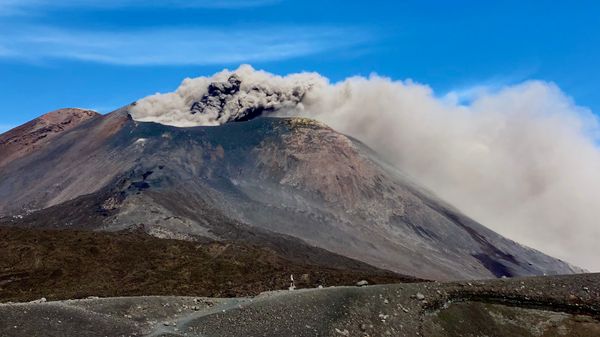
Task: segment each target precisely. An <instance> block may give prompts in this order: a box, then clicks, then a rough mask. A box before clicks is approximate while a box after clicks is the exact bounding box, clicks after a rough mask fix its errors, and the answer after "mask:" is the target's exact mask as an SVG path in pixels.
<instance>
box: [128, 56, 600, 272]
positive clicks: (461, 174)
mask: <svg viewBox="0 0 600 337" xmlns="http://www.w3.org/2000/svg"><path fill="white" fill-rule="evenodd" d="M233 74H235V76H232V75H233ZM238 81H239V83H238ZM462 98H463V97H461V94H460V93H449V94H447V95H445V96H443V97H437V96H435V94H434V92H433V91H432V90H431V88H429V87H428V86H426V85H422V84H418V83H414V82H411V81H392V80H390V79H387V78H383V77H378V76H371V77H369V78H363V77H354V78H349V79H346V80H344V81H342V82H339V83H330V82H329V81H328V80H327V79H326V78H324V77H322V76H320V75H318V74H315V73H301V74H294V75H289V76H285V77H280V76H275V75H272V74H269V73H266V72H262V71H255V70H254V69H252V68H251V67H249V66H242V67H240V68H239V69H237V70H236V71H234V72H230V71H223V72H220V73H218V74H215V75H214V76H213V77H211V78H207V77H200V78H195V79H186V80H185V81H184V82H183V83H182V85H181V86H180V87H179V88H178V89H177V91H175V92H173V93H168V94H157V95H154V96H150V97H147V98H144V99H142V100H141V101H139V102H138V103H137V105H136V106H135V107H134V108H133V111H132V114H133V117H134V118H135V119H136V120H140V121H155V122H159V123H163V124H169V125H175V126H196V125H218V124H222V123H225V122H229V121H236V120H246V119H249V118H252V117H254V116H256V115H259V114H269V115H277V116H283V115H301V116H306V117H312V118H315V119H318V120H320V121H322V122H324V123H326V124H328V125H330V126H331V127H333V128H335V129H337V130H338V131H340V132H343V133H346V134H348V135H351V136H354V137H356V138H358V139H360V140H362V141H364V142H365V143H366V144H367V145H369V146H370V147H372V148H374V149H375V150H377V151H378V152H379V153H381V154H382V155H383V156H384V158H386V159H387V160H388V161H390V162H392V163H393V164H395V165H396V166H397V167H398V168H400V169H401V170H402V171H404V172H406V173H408V174H409V175H411V176H413V177H415V178H416V179H417V180H418V181H419V182H420V183H421V184H423V185H425V186H427V187H428V188H430V189H431V190H433V191H434V192H435V193H436V194H438V195H439V196H441V197H442V198H444V199H446V200H447V201H449V202H450V203H452V204H454V205H455V206H457V207H458V208H459V209H461V210H462V211H464V212H465V213H466V214H468V215H470V216H472V217H474V218H475V219H476V220H478V221H480V222H481V223H483V224H484V225H486V226H488V227H490V228H492V229H494V230H495V231H497V232H499V233H501V234H503V235H506V236H508V237H510V238H512V239H514V240H516V241H519V242H521V243H524V244H527V245H530V246H532V247H535V248H538V249H541V250H543V251H544V252H546V253H549V254H551V255H554V256H557V257H560V258H564V259H566V260H568V261H570V262H573V263H575V264H579V265H581V266H583V267H586V268H589V269H592V270H596V271H600V262H598V258H597V257H598V256H600V248H598V243H600V225H599V224H598V219H599V218H600V149H599V147H598V142H597V141H598V135H599V134H600V132H599V131H600V128H599V125H598V120H597V118H596V117H595V116H594V115H593V114H592V113H591V112H590V111H589V110H587V109H584V108H581V107H578V106H576V105H575V104H574V102H573V101H572V100H571V99H570V98H569V97H567V96H566V95H565V94H564V93H562V92H561V91H560V89H559V88H558V87H556V86H555V85H554V84H552V83H547V82H540V81H530V82H525V83H522V84H518V85H514V86H507V87H504V88H502V89H500V90H495V91H489V90H485V89H482V90H477V91H474V92H473V93H471V95H470V97H469V103H468V104H462V103H461V100H462Z"/></svg>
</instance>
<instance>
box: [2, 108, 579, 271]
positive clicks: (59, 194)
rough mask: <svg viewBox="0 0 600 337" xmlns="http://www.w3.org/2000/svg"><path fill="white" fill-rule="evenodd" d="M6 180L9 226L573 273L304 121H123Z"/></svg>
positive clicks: (85, 131) (82, 131) (6, 171)
mask: <svg viewBox="0 0 600 337" xmlns="http://www.w3.org/2000/svg"><path fill="white" fill-rule="evenodd" d="M0 155H2V153H0ZM0 177H1V178H0V216H6V218H5V219H3V220H2V222H3V223H4V224H9V225H13V226H27V227H36V226H38V227H53V228H88V229H94V230H110V231H114V230H122V229H127V228H131V227H142V228H144V229H145V230H146V231H147V232H148V233H150V234H153V235H155V236H158V237H167V238H179V239H187V240H193V239H196V238H209V239H212V240H238V241H244V242H253V243H258V244H266V243H268V242H272V241H273V238H274V237H277V236H278V235H284V237H285V238H287V239H290V240H292V241H293V240H299V241H298V242H306V243H307V244H308V245H310V246H315V247H320V248H323V249H326V250H328V251H331V252H334V253H336V254H340V255H342V256H346V257H350V258H353V259H357V260H359V261H363V262H366V263H368V264H371V265H373V266H376V267H379V268H383V269H389V270H393V271H395V272H399V273H402V274H408V275H415V276H417V277H421V278H430V279H458V278H486V277H500V276H517V275H541V274H557V273H572V272H576V271H580V270H579V269H577V268H574V267H572V266H570V265H568V264H566V263H564V262H561V261H559V260H556V259H554V258H551V257H549V256H546V255H544V254H542V253H540V252H538V251H535V250H532V249H529V248H526V247H523V246H521V245H519V244H517V243H515V242H513V241H510V240H507V239H505V238H503V237H501V236H500V235H498V234H496V233H494V232H492V231H490V230H489V229H487V228H485V227H483V226H482V225H480V224H478V223H476V222H475V221H473V220H471V219H470V218H468V217H466V216H465V215H463V214H462V213H460V212H459V211H458V210H456V209H454V208H453V207H451V206H449V205H447V204H446V203H444V202H442V201H440V200H439V199H437V198H436V197H435V196H433V195H432V194H431V193H429V192H427V191H425V190H423V189H421V188H420V187H418V186H417V185H416V184H415V183H413V182H412V181H411V180H410V179H409V178H407V177H405V176H403V175H402V174H401V173H400V172H398V171H397V170H396V169H394V168H392V167H391V166H389V165H387V164H386V163H385V162H384V161H382V160H381V159H380V158H378V156H377V154H375V153H373V152H372V151H371V150H369V149H368V148H366V147H365V146H364V145H363V144H361V143H360V142H358V141H356V140H353V139H351V138H349V137H346V136H344V135H342V134H339V133H337V132H335V131H334V130H332V129H330V128H329V127H327V126H325V125H323V124H320V123H318V122H314V121H312V120H307V119H299V118H292V119H274V118H257V119H253V120H250V121H247V122H239V123H228V124H225V125H222V126H218V127H195V128H176V127H170V126H165V125H161V124H155V123H141V122H136V121H134V120H132V119H131V118H130V117H129V115H128V110H127V108H124V109H121V110H119V111H116V112H114V113H112V114H109V115H107V116H103V117H100V118H95V119H94V120H92V121H89V122H87V123H84V124H82V125H81V126H79V127H76V128H74V129H72V130H69V131H67V132H64V133H63V134H61V135H60V136H57V137H56V138H55V139H54V140H53V141H52V142H51V143H48V144H46V145H45V146H43V147H41V148H39V149H37V150H36V151H34V152H32V153H30V154H28V155H27V156H24V157H21V158H16V159H14V160H12V161H11V162H9V163H7V164H5V165H4V167H0ZM257 237H258V238H257ZM290 242H291V241H290ZM294 242H296V241H294Z"/></svg>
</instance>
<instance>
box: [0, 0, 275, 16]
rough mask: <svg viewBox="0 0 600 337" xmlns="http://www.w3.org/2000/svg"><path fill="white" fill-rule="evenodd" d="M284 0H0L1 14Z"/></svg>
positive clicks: (227, 5) (216, 5)
mask: <svg viewBox="0 0 600 337" xmlns="http://www.w3.org/2000/svg"><path fill="white" fill-rule="evenodd" d="M281 1H282V0H56V1H51V0H0V15H23V14H28V13H32V12H37V11H40V10H45V9H62V8H75V9H114V8H134V7H135V8H140V7H144V8H165V7H166V8H216V9H243V8H250V7H260V6H268V5H273V4H276V3H278V2H281Z"/></svg>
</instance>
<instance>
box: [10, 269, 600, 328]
mask: <svg viewBox="0 0 600 337" xmlns="http://www.w3.org/2000/svg"><path fill="white" fill-rule="evenodd" d="M598 318H600V274H584V275H572V276H553V277H537V278H516V279H502V280H490V281H472V282H462V283H413V284H395V285H381V286H368V287H362V288H359V287H334V288H324V289H309V290H300V291H281V292H275V293H265V294H261V295H259V296H258V297H254V298H237V299H209V298H194V297H133V298H111V299H86V300H79V301H66V302H46V303H25V304H5V305H0V335H2V336H12V337H25V336H27V337H35V336H45V337H51V336H61V337H65V336H80V337H88V336H90V337H91V336H203V337H216V336H240V337H241V336H244V337H253V336H282V337H284V336H285V337H289V336H337V337H340V336H411V337H413V336H444V337H446V336H447V337H450V336H452V337H458V336H489V337H491V336H511V337H512V336H523V337H525V336H527V337H528V336H532V337H533V336H582V337H586V336H589V337H592V336H598V335H599V334H600V321H599V320H598Z"/></svg>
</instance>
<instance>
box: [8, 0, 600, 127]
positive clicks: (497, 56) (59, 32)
mask: <svg viewBox="0 0 600 337" xmlns="http://www.w3.org/2000/svg"><path fill="white" fill-rule="evenodd" d="M598 13H600V3H598V2H597V1H552V2H550V1H494V2H492V1H460V0H458V1H427V0H426V1H378V0H372V1H368V2H364V1H347V0H346V1H313V0H304V1H289V0H288V1H286V0H247V1H242V0H218V1H215V0H213V1H208V0H186V1H184V0H175V1H158V0H154V1H153V0H146V1H141V0H54V1H52V0H0V131H4V130H6V129H7V128H9V127H12V126H16V125H18V124H21V123H23V122H26V121H28V120H30V119H32V118H35V117H37V116H38V115H40V114H43V113H45V112H47V111H50V110H54V109H57V108H61V107H86V108H93V109H97V110H99V111H101V112H108V111H111V110H113V109H115V108H117V107H120V106H123V105H125V104H128V103H130V102H132V101H134V100H136V99H138V98H141V97H144V96H146V95H149V94H152V93H155V92H159V91H160V92H165V91H172V90H173V89H175V88H176V87H177V86H178V84H179V83H180V82H181V80H182V79H183V78H185V77H193V76H199V75H210V74H212V73H214V72H216V71H218V70H221V69H222V68H224V67H227V68H236V67H237V66H238V65H239V64H241V63H250V64H252V65H253V66H254V67H255V68H261V69H265V70H267V71H270V72H273V73H280V74H287V73H291V72H298V71H303V70H307V71H316V72H319V73H321V74H322V75H324V76H327V77H329V78H330V79H332V80H333V81H337V80H341V79H343V78H346V77H348V76H353V75H368V74H370V73H372V72H375V73H378V74H380V75H385V76H389V77H391V78H394V79H407V78H411V79H413V80H414V81H417V82H420V83H425V84H428V85H430V86H431V87H433V88H434V89H435V91H436V93H438V94H439V95H443V94H444V93H446V92H448V91H451V90H458V91H460V90H468V89H469V88H472V87H476V86H480V85H485V86H492V87H493V86H502V85H508V84H513V83H518V82H521V81H524V80H528V79H541V80H545V81H551V82H554V83H556V84H557V85H558V86H559V87H560V88H561V89H562V90H563V91H564V92H566V93H567V94H568V95H570V96H572V97H573V99H574V100H575V101H576V102H577V104H579V105H581V106H586V107H589V108H591V109H592V110H593V111H594V112H600V95H598V94H597V90H598V88H599V87H600V20H598Z"/></svg>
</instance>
